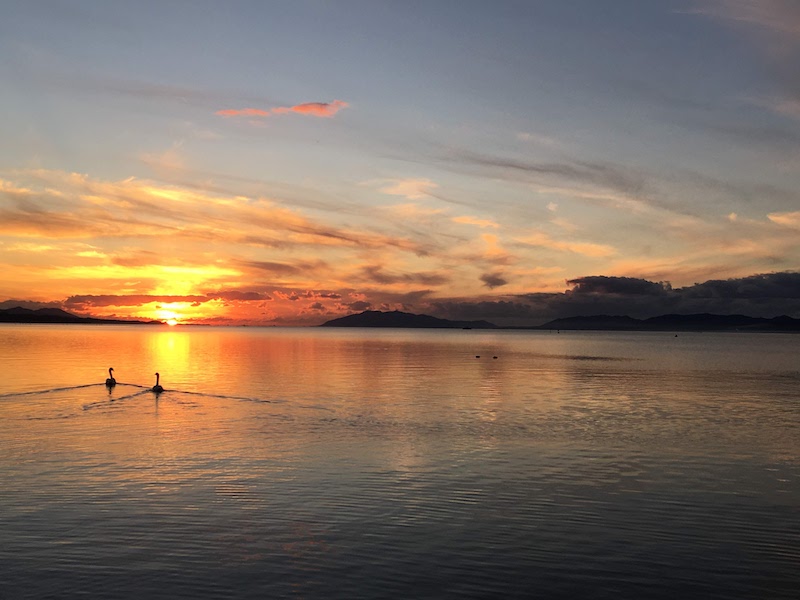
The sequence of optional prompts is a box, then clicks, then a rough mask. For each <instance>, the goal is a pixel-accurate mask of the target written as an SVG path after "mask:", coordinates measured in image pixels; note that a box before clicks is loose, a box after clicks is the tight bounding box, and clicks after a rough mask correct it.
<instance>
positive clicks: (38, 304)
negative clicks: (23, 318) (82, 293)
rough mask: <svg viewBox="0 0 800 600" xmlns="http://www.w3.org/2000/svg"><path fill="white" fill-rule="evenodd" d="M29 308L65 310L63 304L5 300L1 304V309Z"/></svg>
mask: <svg viewBox="0 0 800 600" xmlns="http://www.w3.org/2000/svg"><path fill="white" fill-rule="evenodd" d="M18 306H19V307H22V308H29V309H31V310H37V309H39V308H63V306H64V303H63V302H36V301H35V300H3V301H2V302H0V309H8V308H17V307H18Z"/></svg>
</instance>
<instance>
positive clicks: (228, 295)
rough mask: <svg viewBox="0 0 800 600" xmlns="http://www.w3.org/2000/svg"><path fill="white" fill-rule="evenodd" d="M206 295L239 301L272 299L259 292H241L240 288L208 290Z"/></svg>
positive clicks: (211, 297)
mask: <svg viewBox="0 0 800 600" xmlns="http://www.w3.org/2000/svg"><path fill="white" fill-rule="evenodd" d="M206 295H207V296H208V297H209V298H210V299H213V300H238V301H241V302H249V301H252V300H272V298H271V297H270V296H269V295H267V294H262V293H259V292H243V291H240V290H226V291H219V292H210V293H208V294H206Z"/></svg>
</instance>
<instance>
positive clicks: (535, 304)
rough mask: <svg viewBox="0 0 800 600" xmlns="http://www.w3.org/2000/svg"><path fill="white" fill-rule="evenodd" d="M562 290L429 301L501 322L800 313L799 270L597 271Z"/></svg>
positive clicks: (446, 311)
mask: <svg viewBox="0 0 800 600" xmlns="http://www.w3.org/2000/svg"><path fill="white" fill-rule="evenodd" d="M567 283H568V284H569V285H572V286H573V288H572V289H568V290H566V291H565V292H563V293H532V294H524V295H521V296H515V297H513V298H507V299H503V300H482V301H468V300H463V299H453V300H448V301H433V302H428V303H426V306H425V308H426V309H427V310H428V311H430V312H431V313H432V314H434V315H435V316H438V317H444V318H449V319H458V320H474V319H486V320H489V321H493V322H495V323H496V324H498V325H539V324H542V323H544V322H547V321H550V320H552V319H556V318H561V317H576V316H591V315H628V316H631V317H636V318H648V317H655V316H658V315H663V314H670V313H675V314H696V313H712V314H723V315H727V314H743V315H747V316H753V317H776V316H780V315H784V314H785V315H789V316H791V317H795V318H800V272H792V271H787V272H781V273H765V274H759V275H751V276H749V277H742V278H737V279H725V280H709V281H706V282H704V283H697V284H694V285H690V286H686V287H683V288H677V289H674V288H672V286H671V285H670V284H669V283H668V282H654V281H648V280H646V279H637V278H633V277H608V276H603V275H596V276H590V277H580V278H577V279H573V280H570V281H568V282H567Z"/></svg>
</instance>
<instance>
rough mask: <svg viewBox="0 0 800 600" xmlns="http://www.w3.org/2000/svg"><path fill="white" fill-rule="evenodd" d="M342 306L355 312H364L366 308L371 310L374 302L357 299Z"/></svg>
mask: <svg viewBox="0 0 800 600" xmlns="http://www.w3.org/2000/svg"><path fill="white" fill-rule="evenodd" d="M342 306H343V307H345V308H347V309H349V310H351V311H353V312H363V311H365V310H369V309H370V308H372V303H371V302H366V301H364V300H356V301H355V302H350V303H348V304H343V305H342Z"/></svg>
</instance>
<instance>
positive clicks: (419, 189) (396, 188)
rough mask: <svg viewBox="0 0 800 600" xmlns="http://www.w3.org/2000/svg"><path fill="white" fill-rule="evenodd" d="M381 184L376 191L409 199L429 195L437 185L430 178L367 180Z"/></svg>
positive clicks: (417, 198)
mask: <svg viewBox="0 0 800 600" xmlns="http://www.w3.org/2000/svg"><path fill="white" fill-rule="evenodd" d="M366 183H367V184H369V183H378V184H380V185H382V187H380V188H379V190H378V191H380V192H381V193H382V194H389V195H391V196H405V197H406V198H408V199H409V200H419V199H420V198H427V197H428V196H430V195H431V191H433V190H435V189H436V188H438V187H439V186H438V185H437V184H436V183H434V182H433V181H431V180H430V179H381V180H375V181H368V182H366Z"/></svg>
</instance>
